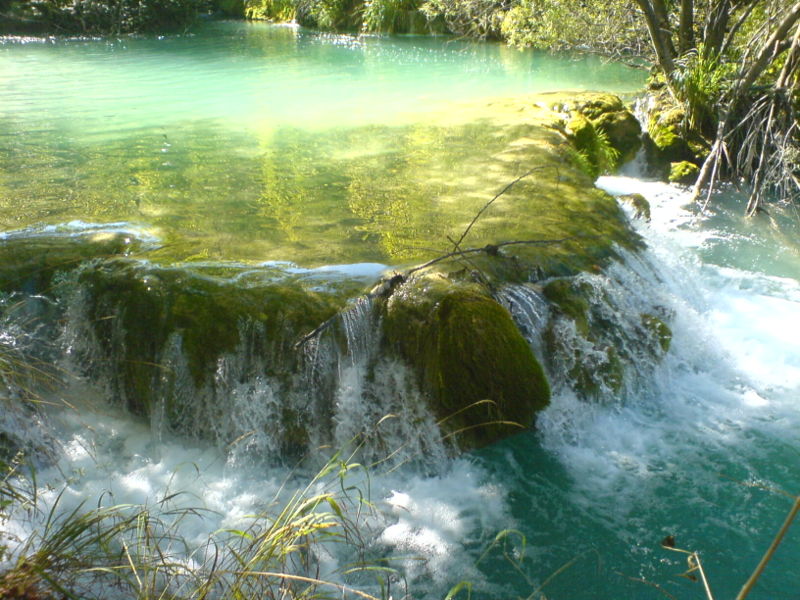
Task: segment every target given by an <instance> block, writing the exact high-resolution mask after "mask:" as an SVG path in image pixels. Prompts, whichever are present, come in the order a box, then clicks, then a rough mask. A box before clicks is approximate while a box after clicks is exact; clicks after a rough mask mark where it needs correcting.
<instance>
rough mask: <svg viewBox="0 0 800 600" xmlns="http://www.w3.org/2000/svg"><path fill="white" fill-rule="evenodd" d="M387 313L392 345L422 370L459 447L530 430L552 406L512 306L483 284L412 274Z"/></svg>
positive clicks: (388, 304) (442, 419)
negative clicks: (501, 302) (498, 299)
mask: <svg viewBox="0 0 800 600" xmlns="http://www.w3.org/2000/svg"><path fill="white" fill-rule="evenodd" d="M383 313H384V335H385V344H386V346H387V348H388V349H390V350H391V351H393V352H397V353H398V354H399V355H400V356H401V357H402V358H403V359H404V360H405V361H406V362H408V363H409V364H411V365H412V366H413V367H414V368H415V370H416V371H417V372H418V373H419V375H420V378H421V381H422V382H423V383H424V387H425V389H426V390H427V392H428V393H429V394H430V396H431V398H432V402H433V405H432V410H433V411H434V414H435V415H436V416H437V418H438V419H439V420H440V423H441V427H442V428H443V430H444V431H445V432H446V433H448V434H453V435H455V436H456V439H457V442H458V445H459V446H460V447H461V448H472V447H476V446H482V445H485V444H488V443H491V442H493V441H495V440H497V439H499V438H501V437H505V436H507V435H509V434H511V433H514V432H515V431H517V430H518V429H519V428H520V427H530V426H531V425H532V424H533V422H534V419H535V415H536V413H537V412H538V411H539V410H541V409H543V408H544V407H546V406H547V404H548V402H549V400H550V388H549V385H548V382H547V379H546V377H545V375H544V371H543V370H542V367H541V365H540V364H539V362H538V361H537V360H536V358H535V357H534V355H533V353H532V351H531V349H530V346H529V345H528V343H527V342H526V341H525V339H524V338H523V337H522V335H521V334H520V332H519V330H518V329H517V328H516V326H515V325H514V322H513V320H512V319H511V315H510V314H509V313H508V311H507V310H506V309H505V308H503V307H502V306H500V305H499V304H498V303H497V302H496V301H494V300H493V299H492V298H491V297H490V296H489V295H487V293H486V292H485V290H484V289H483V288H482V287H481V286H478V285H476V284H458V283H454V282H452V281H446V280H445V279H444V278H441V277H440V276H438V275H434V276H428V277H419V278H414V279H412V280H410V281H408V282H406V283H404V284H403V285H402V286H401V287H400V288H399V289H397V290H396V291H395V293H394V294H392V295H391V297H390V298H389V299H388V301H386V302H385V304H384V306H383Z"/></svg>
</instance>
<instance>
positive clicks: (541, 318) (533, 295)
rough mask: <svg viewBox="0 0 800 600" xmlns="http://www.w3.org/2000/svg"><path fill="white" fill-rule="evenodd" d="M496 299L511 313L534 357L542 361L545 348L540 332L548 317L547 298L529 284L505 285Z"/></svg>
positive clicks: (545, 325) (544, 327)
mask: <svg viewBox="0 0 800 600" xmlns="http://www.w3.org/2000/svg"><path fill="white" fill-rule="evenodd" d="M496 299H497V301H498V302H499V303H500V304H502V305H503V306H504V307H505V308H506V309H507V310H508V312H510V313H511V316H512V317H513V318H514V322H515V323H516V324H517V327H518V328H519V330H520V332H521V333H522V335H523V336H525V339H526V340H528V343H530V345H531V348H533V352H534V354H535V355H536V358H538V359H539V360H540V361H542V362H543V361H544V356H545V348H544V341H543V339H542V333H543V332H544V331H545V329H546V327H547V323H548V321H549V319H550V307H549V305H548V304H547V300H546V299H545V298H544V297H543V296H542V295H541V293H540V292H539V291H536V289H535V288H534V287H533V286H532V285H531V284H518V285H509V286H506V287H504V288H503V289H501V290H500V291H499V292H498V293H497V295H496Z"/></svg>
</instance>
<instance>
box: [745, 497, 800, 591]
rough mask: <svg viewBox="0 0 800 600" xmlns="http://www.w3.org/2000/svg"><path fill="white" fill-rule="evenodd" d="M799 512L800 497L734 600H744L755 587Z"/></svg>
mask: <svg viewBox="0 0 800 600" xmlns="http://www.w3.org/2000/svg"><path fill="white" fill-rule="evenodd" d="M798 511H800V496H797V497H796V498H795V501H794V504H793V505H792V509H791V510H790V511H789V514H788V515H787V516H786V520H785V521H784V522H783V525H782V526H781V528H780V530H778V533H777V534H776V535H775V538H774V539H773V540H772V543H771V544H770V545H769V548H767V551H766V552H765V553H764V556H763V557H762V558H761V562H759V563H758V566H756V569H755V571H753V574H752V575H750V578H749V579H748V580H747V581H746V582H745V584H744V585H743V586H742V589H741V590H740V591H739V594H738V595H737V596H736V600H744V598H746V597H747V595H748V594H749V593H750V592H751V591H752V589H753V587H754V586H755V585H756V581H758V578H759V577H760V576H761V573H763V572H764V569H765V568H766V566H767V563H769V561H770V560H771V559H772V556H773V555H774V554H775V551H776V550H777V549H778V546H780V544H781V542H782V541H783V538H784V536H785V535H786V532H787V531H789V527H790V526H791V525H792V522H793V521H794V519H795V517H796V516H797V512H798Z"/></svg>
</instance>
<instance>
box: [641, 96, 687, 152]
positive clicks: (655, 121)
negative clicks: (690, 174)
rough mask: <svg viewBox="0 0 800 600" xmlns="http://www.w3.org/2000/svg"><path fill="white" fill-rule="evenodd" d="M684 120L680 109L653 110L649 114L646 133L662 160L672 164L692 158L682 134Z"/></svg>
mask: <svg viewBox="0 0 800 600" xmlns="http://www.w3.org/2000/svg"><path fill="white" fill-rule="evenodd" d="M684 118H685V113H684V111H683V109H681V108H669V109H667V110H663V111H658V110H653V111H652V112H651V113H650V117H649V119H648V122H647V133H648V135H649V136H650V140H651V141H652V143H653V145H654V146H655V148H656V150H657V151H658V154H659V156H660V157H661V158H662V159H663V160H666V161H669V162H674V161H680V160H685V159H687V158H689V157H691V156H692V153H691V150H690V149H689V144H688V142H687V141H686V138H685V136H684V135H683V132H682V128H683V121H684Z"/></svg>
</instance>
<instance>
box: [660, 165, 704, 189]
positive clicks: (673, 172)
mask: <svg viewBox="0 0 800 600" xmlns="http://www.w3.org/2000/svg"><path fill="white" fill-rule="evenodd" d="M699 173H700V167H698V166H697V165H696V164H694V163H691V162H689V161H688V160H682V161H680V162H673V163H670V164H669V176H668V178H667V179H668V180H669V181H670V182H671V183H682V184H684V185H692V184H693V183H694V182H695V181H697V176H698V174H699Z"/></svg>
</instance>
